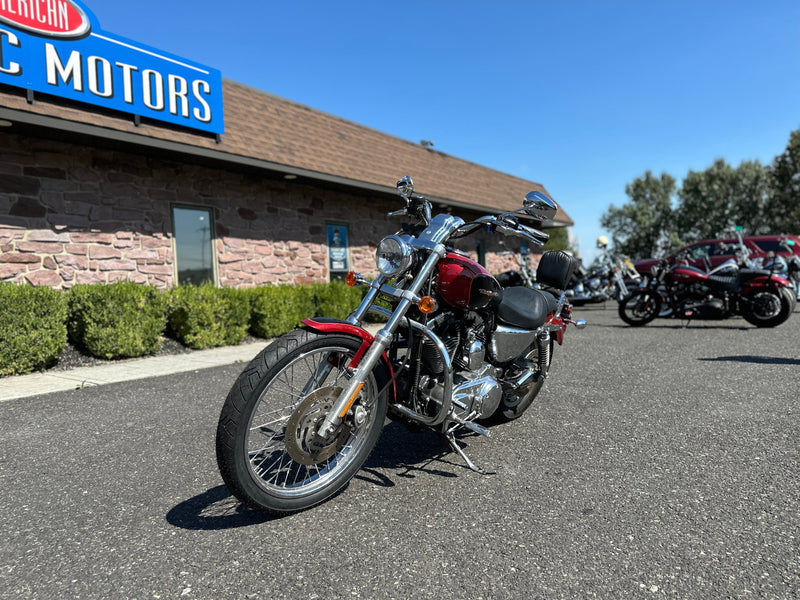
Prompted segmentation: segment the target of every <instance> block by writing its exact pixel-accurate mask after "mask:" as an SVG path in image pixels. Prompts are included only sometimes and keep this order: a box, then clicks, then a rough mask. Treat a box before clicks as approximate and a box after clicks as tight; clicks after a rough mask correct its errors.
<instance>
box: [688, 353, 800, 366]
mask: <svg viewBox="0 0 800 600" xmlns="http://www.w3.org/2000/svg"><path fill="white" fill-rule="evenodd" d="M697 360H702V361H705V362H721V361H725V362H741V363H756V364H759V365H800V358H783V357H779V356H752V355H743V356H718V357H717V358H698V359H697Z"/></svg>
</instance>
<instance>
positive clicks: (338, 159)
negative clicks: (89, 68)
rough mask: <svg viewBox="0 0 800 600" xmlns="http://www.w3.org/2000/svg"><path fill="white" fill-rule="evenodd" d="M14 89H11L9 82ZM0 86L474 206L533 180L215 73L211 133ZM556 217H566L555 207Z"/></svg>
mask: <svg viewBox="0 0 800 600" xmlns="http://www.w3.org/2000/svg"><path fill="white" fill-rule="evenodd" d="M14 92H16V90H14ZM14 92H11V91H6V89H5V88H2V89H0V106H3V107H6V108H9V109H13V110H17V111H24V112H28V113H34V114H38V115H42V116H48V117H56V118H58V119H65V120H68V121H74V122H77V123H83V124H87V125H94V126H99V127H102V128H105V129H110V130H114V131H119V132H125V133H129V134H133V135H136V136H143V137H145V138H151V139H155V140H164V141H168V142H175V143H177V144H180V145H184V146H188V147H194V148H205V149H206V150H208V151H210V152H212V153H213V155H214V157H216V158H219V159H220V160H230V161H232V162H236V160H237V157H241V158H246V159H253V160H256V161H264V162H266V163H272V164H273V165H279V166H281V165H282V166H286V167H288V168H293V169H300V170H303V171H308V172H311V173H312V174H313V173H316V174H319V175H321V176H323V175H332V176H334V177H336V178H339V179H344V180H348V181H351V182H353V184H356V185H357V184H358V183H362V184H369V185H371V186H378V187H382V188H385V189H386V190H390V189H391V188H392V187H393V184H394V182H395V181H396V180H397V179H398V178H399V177H402V176H403V175H411V176H412V178H413V179H414V182H415V184H416V189H417V190H418V191H419V192H421V193H423V194H424V195H426V196H428V197H431V198H432V199H434V200H437V199H438V200H440V201H442V202H444V203H451V204H455V205H457V206H463V207H465V208H471V209H474V210H484V211H485V210H487V209H488V210H489V211H498V212H499V211H506V210H513V209H516V208H519V207H520V206H521V203H522V198H523V197H524V195H525V194H526V193H528V192H530V191H531V190H534V189H538V190H542V191H545V192H546V190H545V188H544V187H543V186H542V185H541V184H538V183H535V182H532V181H527V180H525V179H522V178H519V177H515V176H513V175H508V174H506V173H501V172H500V171H496V170H494V169H490V168H488V167H484V166H481V165H477V164H475V163H472V162H469V161H466V160H463V159H460V158H456V157H453V156H450V155H447V154H444V153H442V152H439V151H436V150H432V149H430V148H425V147H423V146H421V145H419V144H414V143H412V142H408V141H406V140H403V139H400V138H397V137H394V136H392V135H388V134H386V133H382V132H380V131H377V130H374V129H371V128H369V127H366V126H363V125H359V124H357V123H353V122H352V121H347V120H345V119H342V118H339V117H336V116H333V115H330V114H327V113H324V112H321V111H318V110H316V109H313V108H310V107H307V106H304V105H302V104H298V103H296V102H292V101H289V100H286V99H283V98H279V97H277V96H274V95H272V94H269V93H266V92H262V91H259V90H256V89H254V88H251V87H248V86H245V85H242V84H239V83H236V82H233V81H230V80H224V81H223V97H224V107H225V134H224V135H223V136H222V137H221V140H220V142H219V143H217V141H216V140H215V139H214V138H211V137H209V136H208V135H206V134H202V133H193V132H191V131H190V130H178V129H175V128H170V127H165V126H163V125H161V124H159V123H157V122H150V121H146V120H145V121H143V122H142V123H141V124H140V125H138V126H137V125H135V124H134V123H133V121H132V119H130V118H129V117H127V116H125V115H118V114H112V113H100V112H98V111H95V110H93V108H92V107H90V106H86V107H78V105H76V104H67V103H63V102H61V101H59V100H58V99H56V98H51V97H48V96H44V95H38V94H37V96H36V102H35V103H34V104H28V102H27V101H26V99H25V97H24V96H22V95H21V94H19V93H14ZM556 221H558V222H560V223H562V224H567V225H572V224H573V221H572V219H570V218H569V216H568V215H567V214H566V213H565V212H564V211H563V210H561V209H559V213H558V215H557V216H556Z"/></svg>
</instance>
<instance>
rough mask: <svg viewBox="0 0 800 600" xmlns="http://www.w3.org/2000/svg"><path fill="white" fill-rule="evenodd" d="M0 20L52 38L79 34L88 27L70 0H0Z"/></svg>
mask: <svg viewBox="0 0 800 600" xmlns="http://www.w3.org/2000/svg"><path fill="white" fill-rule="evenodd" d="M0 23H6V24H7V25H10V26H11V27H16V28H17V29H22V30H24V31H27V32H29V33H34V34H36V35H41V36H44V37H54V38H81V37H84V36H86V35H88V34H89V31H90V30H91V27H92V26H91V23H89V19H88V17H87V16H86V13H85V12H84V11H83V9H82V8H81V7H80V6H78V5H77V4H75V3H74V2H73V1H72V0H0Z"/></svg>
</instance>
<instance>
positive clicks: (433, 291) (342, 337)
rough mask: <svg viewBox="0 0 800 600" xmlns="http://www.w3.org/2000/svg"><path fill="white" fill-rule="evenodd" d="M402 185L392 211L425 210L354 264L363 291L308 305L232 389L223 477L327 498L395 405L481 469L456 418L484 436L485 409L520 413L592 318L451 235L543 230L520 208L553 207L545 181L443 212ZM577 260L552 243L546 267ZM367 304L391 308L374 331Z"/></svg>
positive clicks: (529, 235) (298, 497)
mask: <svg viewBox="0 0 800 600" xmlns="http://www.w3.org/2000/svg"><path fill="white" fill-rule="evenodd" d="M397 187H398V191H399V193H400V195H401V196H402V197H403V199H404V200H405V203H406V206H405V208H404V209H402V210H399V211H396V212H395V213H390V214H399V215H408V216H410V217H412V218H414V219H417V220H418V221H419V222H420V224H418V225H415V226H409V227H405V228H404V230H403V231H401V232H398V233H397V234H396V235H389V236H387V237H385V238H384V239H383V240H382V241H381V242H380V243H379V244H378V248H377V252H376V259H377V266H378V270H379V271H380V275H379V276H378V278H377V279H375V280H374V281H368V280H366V279H365V278H364V277H362V276H361V275H358V274H356V273H349V274H348V276H347V283H348V284H350V285H364V286H368V288H369V289H368V290H367V293H366V295H365V297H364V299H363V301H362V302H361V304H360V305H359V306H358V307H357V308H356V309H355V311H354V312H353V313H352V314H351V315H350V316H349V317H348V318H347V319H346V320H343V321H340V320H336V319H330V318H314V319H308V320H306V321H304V322H303V327H302V328H301V329H297V330H295V331H293V332H291V333H288V334H286V335H283V336H281V337H280V338H278V339H277V340H275V341H274V342H273V343H272V344H271V345H270V346H268V347H267V348H265V349H264V350H263V351H262V352H261V353H260V354H259V355H258V356H256V358H255V359H253V361H252V362H251V363H250V364H249V365H248V367H247V368H246V369H245V370H244V371H243V372H242V374H241V375H240V376H239V378H238V379H237V380H236V383H234V385H233V387H232V389H231V391H230V393H229V394H228V397H227V399H226V400H225V404H224V406H223V408H222V413H221V415H220V419H219V424H218V427H217V438H216V450H217V463H218V466H219V470H220V473H221V474H222V478H223V479H224V481H225V483H226V485H227V486H228V489H229V490H230V491H231V492H232V493H233V494H234V495H235V496H236V497H237V498H238V499H239V500H241V501H242V502H243V503H245V504H247V505H248V506H250V507H252V508H255V509H259V510H264V511H267V512H271V513H276V514H286V513H291V512H295V511H299V510H303V509H306V508H309V507H310V506H313V505H315V504H317V503H319V502H322V501H324V500H326V499H328V498H330V497H331V496H332V495H333V494H335V493H336V492H337V491H339V490H340V489H342V487H343V486H344V485H345V484H346V483H347V482H348V481H349V480H350V479H351V478H352V477H353V476H354V475H355V474H356V473H357V472H358V470H359V469H360V468H361V466H362V464H363V463H364V461H365V460H366V459H367V457H368V456H369V454H370V452H372V449H373V447H374V446H375V444H376V443H377V441H378V436H379V435H380V432H381V429H382V427H383V424H384V420H385V417H386V416H387V415H388V416H389V417H390V418H392V419H396V420H399V421H402V422H403V423H405V424H406V425H408V426H409V428H410V429H412V430H416V431H420V430H426V429H427V430H434V431H436V432H438V433H439V434H440V435H441V436H442V437H443V438H444V439H445V440H446V441H447V443H449V445H450V447H451V448H452V449H453V451H455V452H457V453H458V454H459V455H460V456H461V457H462V458H463V459H464V460H465V461H466V463H467V465H468V466H469V467H470V468H471V469H473V470H476V471H479V472H480V469H478V468H477V467H476V466H475V465H474V464H473V463H472V461H471V460H470V459H469V458H468V457H467V456H466V455H465V454H464V452H463V450H462V449H461V447H460V446H459V445H458V443H457V442H456V438H455V434H456V432H458V431H463V430H469V431H472V432H475V433H478V434H481V435H485V436H488V435H489V434H490V431H489V429H487V428H486V427H485V426H484V424H482V422H483V421H482V420H484V419H490V420H491V419H494V420H499V421H504V420H510V419H516V418H518V417H519V416H520V415H522V413H523V412H524V411H525V409H527V408H528V407H529V406H530V405H531V404H532V402H533V400H534V398H535V397H536V395H537V394H538V393H539V390H540V389H541V387H542V384H543V383H544V380H545V377H546V376H547V372H548V369H549V367H550V363H551V360H552V354H553V346H554V343H558V344H561V343H562V341H563V336H564V331H565V329H566V327H567V324H569V323H573V324H574V325H576V326H577V327H578V328H582V327H584V326H585V325H586V323H585V321H583V320H580V319H579V320H576V321H573V320H572V316H571V306H570V305H569V304H568V303H567V302H566V300H565V293H564V292H563V291H562V292H561V293H560V297H559V298H556V297H555V296H554V295H552V294H550V293H548V292H544V291H542V290H537V289H531V288H528V287H509V288H506V289H503V288H502V287H501V286H500V284H499V283H498V282H497V281H496V280H495V279H494V277H492V276H491V275H490V274H489V273H488V272H487V271H486V270H485V269H484V268H483V267H481V266H480V265H479V264H477V263H476V262H474V261H472V260H470V259H469V258H468V257H467V256H465V255H463V254H461V253H459V252H458V251H456V250H455V249H454V247H453V241H454V240H456V239H458V238H461V237H464V236H466V235H469V234H471V233H473V232H475V231H477V230H484V231H487V230H488V231H489V232H492V233H498V234H504V235H515V236H519V237H522V238H523V239H525V240H526V241H527V242H529V243H533V244H536V246H539V247H540V246H542V245H543V243H544V241H546V240H547V238H548V235H547V234H546V233H543V232H541V231H538V230H536V229H533V228H531V227H528V226H526V225H524V224H522V223H520V222H519V219H518V217H517V215H518V214H519V213H522V212H525V213H527V214H528V215H529V216H532V217H534V218H536V219H539V220H544V219H552V218H553V217H554V216H555V213H556V210H557V206H556V204H555V203H554V202H553V201H552V200H551V199H550V198H548V197H547V196H546V195H544V194H543V193H541V192H531V193H530V194H528V195H527V196H526V198H525V202H524V206H523V208H520V209H519V210H516V211H511V212H508V213H504V214H501V215H499V216H486V217H481V218H479V219H478V220H476V221H474V222H472V223H465V222H464V221H463V220H462V219H460V218H459V217H456V216H453V215H447V214H440V215H436V216H435V217H433V218H431V204H430V203H429V202H428V201H427V200H425V199H424V198H423V197H420V196H416V195H414V194H413V184H412V182H411V179H410V178H408V177H404V178H403V179H401V180H400V181H398V184H397ZM575 266H576V261H575V259H574V258H572V257H571V256H569V255H568V254H566V253H564V252H545V253H544V254H543V255H542V259H541V262H540V264H539V267H538V273H537V275H538V279H539V281H540V282H541V283H543V284H545V285H548V286H550V287H552V288H556V289H558V290H563V289H564V288H565V287H566V284H567V281H569V278H570V275H571V274H572V271H573V270H574V268H575ZM379 299H383V300H384V301H388V303H389V304H390V306H391V308H389V309H387V308H383V307H382V306H380V305H378V304H376V301H377V300H379ZM384 306H385V304H384ZM368 312H373V313H377V314H380V315H382V316H383V317H385V318H386V319H387V322H386V324H385V325H384V326H383V328H382V329H381V330H380V331H378V332H377V334H376V335H375V336H374V337H373V336H372V335H371V334H370V333H369V332H367V331H366V330H365V329H364V328H363V327H362V322H363V320H364V317H365V316H366V314H367V313H368ZM479 420H480V421H481V422H479Z"/></svg>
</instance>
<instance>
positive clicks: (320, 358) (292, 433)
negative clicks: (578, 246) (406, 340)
mask: <svg viewBox="0 0 800 600" xmlns="http://www.w3.org/2000/svg"><path fill="white" fill-rule="evenodd" d="M360 345H361V340H359V339H356V338H352V337H349V336H344V335H320V334H316V333H313V332H310V331H305V330H298V331H294V332H292V333H289V334H286V335H284V336H282V337H280V338H278V339H277V340H276V341H275V342H273V343H272V344H271V345H270V346H268V347H267V348H265V349H264V350H262V351H261V353H259V355H258V356H256V358H255V359H253V361H252V362H251V363H250V365H248V367H247V368H246V369H245V370H244V371H243V372H242V374H241V375H239V378H238V379H237V380H236V383H234V385H233V387H232V389H231V391H230V393H229V394H228V397H227V399H226V400H225V405H224V406H223V408H222V413H221V415H220V419H219V424H218V426H217V442H216V446H217V464H218V466H219V470H220V474H221V475H222V478H223V480H224V481H225V484H226V485H227V486H228V489H229V490H230V491H231V493H233V495H234V496H236V497H237V498H238V499H239V500H241V501H242V502H243V503H245V504H247V505H248V506H250V507H252V508H255V509H259V510H264V511H267V512H271V513H275V514H285V513H290V512H296V511H299V510H303V509H306V508H309V507H311V506H313V505H315V504H318V503H320V502H322V501H324V500H326V499H328V498H330V497H331V496H332V495H333V494H335V493H336V492H337V491H339V490H340V489H341V488H342V487H343V486H344V485H345V484H346V483H347V482H348V481H349V480H350V479H351V478H352V477H353V475H355V474H356V473H357V472H358V470H359V469H360V468H361V465H362V464H363V463H364V461H365V460H366V459H367V457H368V456H369V454H370V452H371V451H372V449H373V447H374V446H375V444H376V442H377V441H378V437H379V436H380V432H381V428H382V426H383V421H384V417H385V415H386V408H387V402H388V399H387V392H385V391H382V390H383V388H384V387H385V386H386V382H387V381H388V379H389V378H388V376H387V374H386V373H385V371H384V369H383V367H380V366H379V367H376V369H375V370H374V371H373V372H372V373H371V374H370V376H369V377H368V378H367V380H366V382H365V385H364V387H363V388H362V389H361V392H360V393H359V396H358V397H357V398H356V400H355V402H354V403H353V406H352V407H351V409H350V410H349V411H348V413H347V415H346V416H345V418H344V421H343V422H342V423H341V424H340V425H339V427H338V428H337V429H336V430H335V431H334V432H332V433H331V434H330V435H329V436H327V437H326V438H324V439H321V438H320V437H319V436H318V435H317V429H318V426H319V424H320V423H321V422H322V420H323V419H324V418H325V416H326V414H327V413H328V411H329V410H330V409H331V408H332V406H333V404H334V403H335V402H336V399H337V398H338V396H339V394H340V393H341V392H342V390H343V389H344V388H345V387H346V386H347V379H348V371H347V368H348V366H350V364H351V362H352V360H353V357H355V355H356V353H357V352H358V350H359V347H360Z"/></svg>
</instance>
